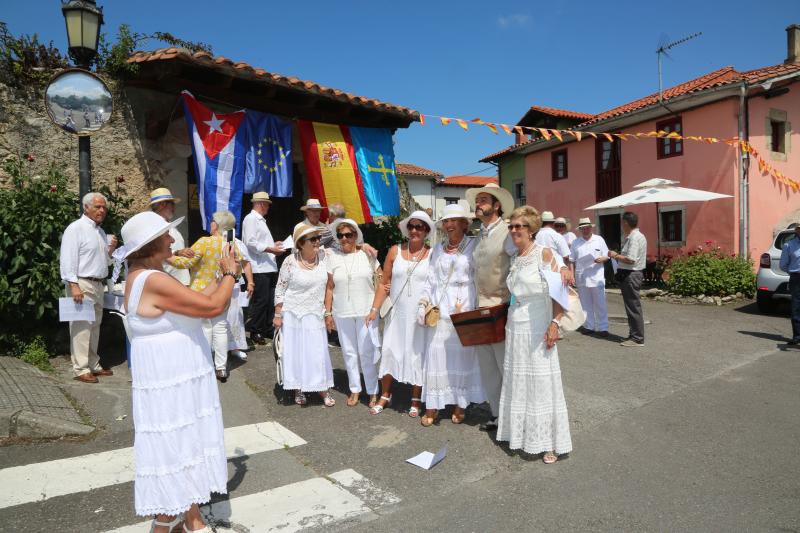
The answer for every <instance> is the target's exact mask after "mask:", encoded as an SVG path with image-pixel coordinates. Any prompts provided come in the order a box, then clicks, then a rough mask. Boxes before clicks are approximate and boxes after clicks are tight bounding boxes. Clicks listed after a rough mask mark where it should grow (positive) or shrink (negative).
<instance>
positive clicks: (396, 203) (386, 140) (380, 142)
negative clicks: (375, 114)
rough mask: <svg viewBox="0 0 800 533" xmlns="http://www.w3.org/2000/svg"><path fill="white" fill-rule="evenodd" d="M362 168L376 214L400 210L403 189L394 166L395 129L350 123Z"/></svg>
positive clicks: (364, 182)
mask: <svg viewBox="0 0 800 533" xmlns="http://www.w3.org/2000/svg"><path fill="white" fill-rule="evenodd" d="M350 137H351V139H352V140H353V149H354V151H355V153H356V161H357V163H358V172H359V174H361V181H362V182H363V184H364V194H365V195H366V197H367V203H368V204H369V210H370V213H371V214H372V216H373V217H381V216H390V215H399V214H400V189H399V188H398V186H397V174H396V170H395V166H394V146H393V143H392V132H391V131H390V130H389V129H387V128H357V127H354V126H350Z"/></svg>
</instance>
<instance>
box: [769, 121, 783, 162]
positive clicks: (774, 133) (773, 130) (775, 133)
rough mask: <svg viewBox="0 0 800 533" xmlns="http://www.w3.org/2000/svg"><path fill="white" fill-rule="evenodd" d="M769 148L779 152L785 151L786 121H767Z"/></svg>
mask: <svg viewBox="0 0 800 533" xmlns="http://www.w3.org/2000/svg"><path fill="white" fill-rule="evenodd" d="M769 126H770V128H769V149H770V150H772V151H773V152H777V153H779V154H785V153H786V122H784V121H782V120H770V121H769Z"/></svg>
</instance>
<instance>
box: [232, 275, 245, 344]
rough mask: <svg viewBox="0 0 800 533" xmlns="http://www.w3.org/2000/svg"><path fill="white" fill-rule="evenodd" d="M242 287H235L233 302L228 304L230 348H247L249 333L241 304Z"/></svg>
mask: <svg viewBox="0 0 800 533" xmlns="http://www.w3.org/2000/svg"><path fill="white" fill-rule="evenodd" d="M240 292H241V289H240V288H239V287H238V285H237V286H234V287H233V294H232V295H231V303H230V305H229V306H228V350H247V333H246V332H245V329H244V313H243V312H242V306H241V305H239V293H240Z"/></svg>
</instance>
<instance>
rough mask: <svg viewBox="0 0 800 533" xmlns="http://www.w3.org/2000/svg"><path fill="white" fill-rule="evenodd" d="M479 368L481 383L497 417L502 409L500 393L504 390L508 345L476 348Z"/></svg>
mask: <svg viewBox="0 0 800 533" xmlns="http://www.w3.org/2000/svg"><path fill="white" fill-rule="evenodd" d="M476 348H477V350H476V352H477V354H478V367H479V368H480V369H481V382H482V383H483V390H484V392H486V401H487V402H489V407H490V408H491V410H492V416H493V417H495V416H497V415H498V413H499V409H500V391H501V390H502V388H503V360H504V359H505V355H506V343H505V342H495V343H494V344H482V345H480V346H476Z"/></svg>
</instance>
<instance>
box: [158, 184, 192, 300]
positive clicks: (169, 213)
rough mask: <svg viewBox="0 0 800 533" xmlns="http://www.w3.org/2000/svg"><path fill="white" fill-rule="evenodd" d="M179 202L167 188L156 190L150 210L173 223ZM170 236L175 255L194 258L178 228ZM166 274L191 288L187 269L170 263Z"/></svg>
mask: <svg viewBox="0 0 800 533" xmlns="http://www.w3.org/2000/svg"><path fill="white" fill-rule="evenodd" d="M178 202H180V199H179V198H175V197H174V196H172V193H171V192H170V190H169V189H167V188H165V187H161V188H159V189H155V190H153V191H152V192H151V193H150V204H149V205H150V209H151V210H152V211H153V212H154V213H156V214H157V215H160V216H161V218H163V219H164V220H166V221H167V222H172V219H173V218H175V204H176V203H178ZM169 236H170V237H172V240H173V241H174V242H173V243H172V245H171V246H170V248H171V249H172V253H173V254H174V255H177V256H178V257H188V258H192V257H194V250H192V249H191V248H187V247H186V244H185V242H184V240H183V235H181V232H180V231H178V228H170V229H169ZM164 272H166V273H167V274H169V275H170V276H172V277H173V278H175V279H177V280H178V281H180V282H181V283H183V284H184V285H186V286H187V287H188V286H189V283H191V278H190V276H189V271H188V270H187V269H185V268H175V267H173V266H172V265H170V264H169V263H166V262H165V263H164Z"/></svg>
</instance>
